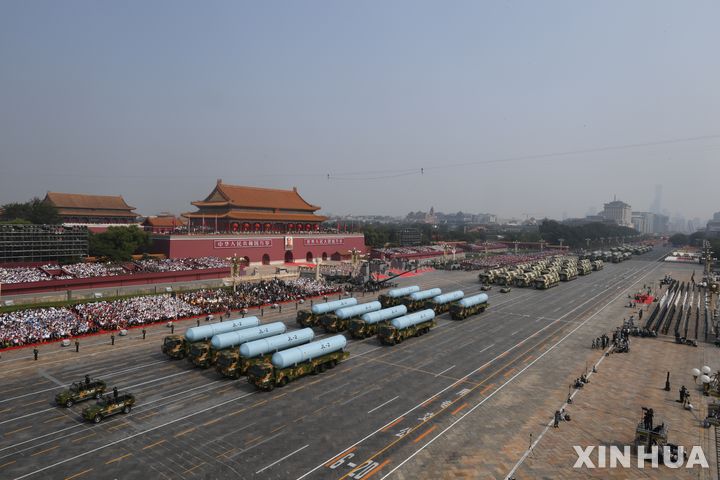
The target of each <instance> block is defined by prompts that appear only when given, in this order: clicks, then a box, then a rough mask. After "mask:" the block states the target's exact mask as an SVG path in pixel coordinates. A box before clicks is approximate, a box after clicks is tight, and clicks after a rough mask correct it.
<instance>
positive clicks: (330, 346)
mask: <svg viewBox="0 0 720 480" xmlns="http://www.w3.org/2000/svg"><path fill="white" fill-rule="evenodd" d="M346 344H347V340H345V337H344V336H343V335H335V336H333V337H328V338H323V339H322V340H317V341H315V342H311V343H308V344H307V345H301V346H299V347H294V348H288V349H287V350H281V351H279V352H276V353H274V354H273V356H272V364H273V365H274V366H275V367H276V368H287V367H289V366H291V365H296V364H298V363H302V362H305V361H307V360H312V359H313V358H316V357H320V356H322V355H327V354H328V353H332V352H337V351H338V350H342V349H343V348H345V345H346Z"/></svg>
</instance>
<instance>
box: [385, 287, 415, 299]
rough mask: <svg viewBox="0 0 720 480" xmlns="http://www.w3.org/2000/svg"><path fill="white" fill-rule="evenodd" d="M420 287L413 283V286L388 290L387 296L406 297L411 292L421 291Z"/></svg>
mask: <svg viewBox="0 0 720 480" xmlns="http://www.w3.org/2000/svg"><path fill="white" fill-rule="evenodd" d="M419 291H420V287H418V286H417V285H413V286H412V287H403V288H393V289H390V290H388V292H387V294H386V295H387V296H388V297H390V298H398V297H404V296H405V295H410V294H411V293H415V292H419Z"/></svg>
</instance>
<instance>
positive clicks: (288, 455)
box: [255, 444, 310, 475]
mask: <svg viewBox="0 0 720 480" xmlns="http://www.w3.org/2000/svg"><path fill="white" fill-rule="evenodd" d="M309 446H310V444H307V445H305V446H304V447H300V448H298V449H297V450H295V451H294V452H292V453H288V454H287V455H285V456H284V457H282V458H281V459H280V460H275V461H274V462H273V463H271V464H270V465H268V466H267V467H263V468H261V469H260V470H258V471H257V472H255V475H257V474H258V473H262V472H264V471H265V470H267V469H268V468H270V467H272V466H274V465H277V464H278V463H280V462H282V461H283V460H285V459H287V458H290V457H292V456H293V455H295V454H296V453H298V452H299V451H301V450H304V449H306V448H307V447H309Z"/></svg>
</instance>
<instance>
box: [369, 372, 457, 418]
mask: <svg viewBox="0 0 720 480" xmlns="http://www.w3.org/2000/svg"><path fill="white" fill-rule="evenodd" d="M454 366H455V365H453V367H454ZM398 398H400V395H398V396H397V397H394V398H391V399H390V400H388V401H387V402H385V403H381V404H380V405H378V406H377V407H375V408H373V409H372V410H370V411H369V412H368V413H372V412H374V411H375V410H377V409H378V408H382V407H384V406H385V405H387V404H388V403H390V402H393V401H395V400H397V399H398Z"/></svg>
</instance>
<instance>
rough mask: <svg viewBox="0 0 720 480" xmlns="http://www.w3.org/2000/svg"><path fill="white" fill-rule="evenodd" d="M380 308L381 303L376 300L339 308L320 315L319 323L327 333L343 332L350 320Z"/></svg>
mask: <svg viewBox="0 0 720 480" xmlns="http://www.w3.org/2000/svg"><path fill="white" fill-rule="evenodd" d="M381 308H382V305H381V304H380V302H378V301H374V302H368V303H362V304H360V305H353V306H352V307H345V308H341V309H338V310H336V311H334V312H332V313H326V314H325V315H323V316H322V317H320V325H322V327H323V329H324V330H325V331H326V332H328V333H330V332H332V333H336V332H344V331H345V330H347V329H348V327H349V326H350V321H351V320H353V319H355V318H360V315H363V314H365V313H369V312H376V311H378V310H380V309H381Z"/></svg>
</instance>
